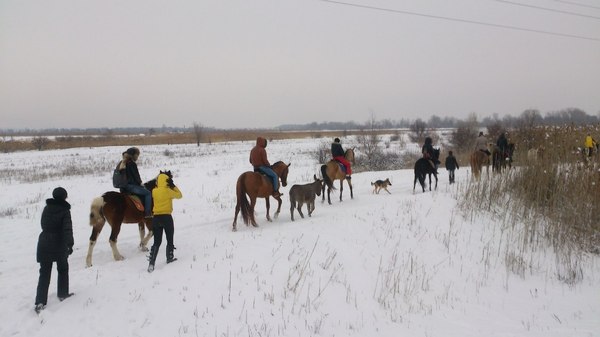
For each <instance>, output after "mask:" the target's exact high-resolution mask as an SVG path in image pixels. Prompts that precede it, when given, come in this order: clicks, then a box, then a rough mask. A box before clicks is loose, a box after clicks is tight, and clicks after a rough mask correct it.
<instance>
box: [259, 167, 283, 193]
mask: <svg viewBox="0 0 600 337" xmlns="http://www.w3.org/2000/svg"><path fill="white" fill-rule="evenodd" d="M258 169H259V170H260V172H262V173H264V174H266V175H267V177H269V178H271V181H272V182H273V191H278V190H279V177H278V176H277V173H275V171H273V169H271V168H270V167H268V166H261V167H259V168H258Z"/></svg>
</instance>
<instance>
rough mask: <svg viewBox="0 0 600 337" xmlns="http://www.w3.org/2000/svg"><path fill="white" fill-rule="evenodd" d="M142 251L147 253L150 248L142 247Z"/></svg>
mask: <svg viewBox="0 0 600 337" xmlns="http://www.w3.org/2000/svg"><path fill="white" fill-rule="evenodd" d="M140 250H141V251H142V252H147V251H149V249H148V247H146V246H140Z"/></svg>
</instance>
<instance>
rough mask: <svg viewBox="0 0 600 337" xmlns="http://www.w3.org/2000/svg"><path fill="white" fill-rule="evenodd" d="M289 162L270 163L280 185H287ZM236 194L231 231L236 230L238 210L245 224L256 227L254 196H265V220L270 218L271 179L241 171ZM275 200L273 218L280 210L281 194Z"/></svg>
mask: <svg viewBox="0 0 600 337" xmlns="http://www.w3.org/2000/svg"><path fill="white" fill-rule="evenodd" d="M290 165H291V164H285V163H284V162H282V161H278V162H276V163H275V164H273V165H271V169H273V171H275V173H276V174H277V176H278V177H279V179H281V185H282V186H284V187H285V186H287V176H288V172H289V167H290ZM235 190H236V195H237V203H236V205H235V217H234V218H233V231H234V232H235V231H237V217H238V214H239V213H240V211H241V212H242V219H243V220H244V223H245V224H246V225H249V224H250V223H252V226H254V227H258V224H257V223H256V219H255V218H254V206H255V205H256V198H265V203H266V204H267V220H268V221H272V220H271V216H270V215H269V208H270V207H271V205H270V203H269V198H270V197H271V195H272V194H273V183H272V182H271V179H270V178H269V177H267V176H264V175H262V174H260V173H258V172H251V171H248V172H244V173H242V174H241V175H240V176H239V178H238V180H237V184H236V188H235ZM246 194H247V195H248V196H249V197H250V202H248V199H247V198H246ZM275 200H277V203H278V205H277V212H275V218H277V216H278V215H279V211H280V210H281V196H279V197H277V198H275Z"/></svg>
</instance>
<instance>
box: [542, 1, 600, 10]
mask: <svg viewBox="0 0 600 337" xmlns="http://www.w3.org/2000/svg"><path fill="white" fill-rule="evenodd" d="M553 1H556V2H562V3H564V4H569V5H573V6H580V7H587V8H594V9H600V7H598V6H593V5H588V4H583V3H581V2H575V1H566V0H553Z"/></svg>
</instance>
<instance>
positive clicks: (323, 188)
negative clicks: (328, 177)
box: [321, 184, 327, 203]
mask: <svg viewBox="0 0 600 337" xmlns="http://www.w3.org/2000/svg"><path fill="white" fill-rule="evenodd" d="M325 186H327V185H326V184H323V186H321V195H322V196H323V198H322V199H321V203H324V202H325Z"/></svg>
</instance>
